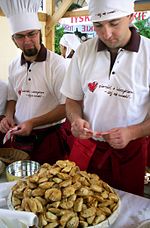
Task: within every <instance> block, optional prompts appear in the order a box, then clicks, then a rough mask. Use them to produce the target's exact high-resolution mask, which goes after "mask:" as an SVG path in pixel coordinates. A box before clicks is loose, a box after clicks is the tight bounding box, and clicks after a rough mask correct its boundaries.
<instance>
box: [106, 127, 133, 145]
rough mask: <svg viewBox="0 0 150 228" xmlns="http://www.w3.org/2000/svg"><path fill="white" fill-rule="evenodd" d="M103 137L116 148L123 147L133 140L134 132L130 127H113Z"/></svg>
mask: <svg viewBox="0 0 150 228" xmlns="http://www.w3.org/2000/svg"><path fill="white" fill-rule="evenodd" d="M103 138H104V139H105V140H106V142H108V143H109V145H110V146H111V147H113V148H115V149H123V148H124V147H126V146H127V144H128V143H129V142H130V141H131V140H132V134H131V130H130V128H129V127H124V128H123V127H122V128H113V129H111V130H109V132H108V134H104V135H103Z"/></svg>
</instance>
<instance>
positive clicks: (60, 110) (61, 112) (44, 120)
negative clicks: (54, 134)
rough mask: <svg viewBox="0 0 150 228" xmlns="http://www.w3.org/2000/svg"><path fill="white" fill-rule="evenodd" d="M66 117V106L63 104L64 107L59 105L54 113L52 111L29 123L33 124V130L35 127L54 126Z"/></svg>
mask: <svg viewBox="0 0 150 228" xmlns="http://www.w3.org/2000/svg"><path fill="white" fill-rule="evenodd" d="M65 117H66V112H65V105H64V104H62V105H58V106H57V107H56V108H55V109H53V110H52V111H50V112H48V113H46V114H44V115H41V116H38V117H35V118H32V119H31V120H29V121H31V122H32V126H33V128H35V127H38V126H42V125H46V124H53V123H55V122H58V121H60V120H62V119H63V118H65Z"/></svg>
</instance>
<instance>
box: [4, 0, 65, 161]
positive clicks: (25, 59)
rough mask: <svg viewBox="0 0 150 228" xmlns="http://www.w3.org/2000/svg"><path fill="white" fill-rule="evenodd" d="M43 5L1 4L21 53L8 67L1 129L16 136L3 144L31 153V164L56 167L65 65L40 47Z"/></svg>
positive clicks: (18, 0)
mask: <svg viewBox="0 0 150 228" xmlns="http://www.w3.org/2000/svg"><path fill="white" fill-rule="evenodd" d="M39 4H40V0H13V1H0V6H1V8H2V10H3V11H4V13H5V14H6V16H7V17H8V20H9V22H10V26H11V33H12V40H13V41H14V43H15V44H16V46H17V47H18V48H19V49H20V50H21V51H22V54H21V56H20V55H19V56H18V57H17V58H15V59H14V60H13V61H12V62H11V64H10V66H9V88H8V102H7V108H6V117H5V118H4V119H3V120H2V121H1V124H0V130H1V132H2V133H7V132H9V131H11V134H12V135H13V142H10V141H8V142H6V145H4V146H7V147H8V146H10V145H11V146H12V145H13V147H15V148H19V149H23V150H25V151H27V152H29V154H30V156H31V159H32V160H36V161H39V162H40V163H44V162H49V163H50V164H53V163H55V162H56V161H57V160H59V159H64V158H65V152H66V148H65V147H64V145H65V144H64V135H63V133H64V131H63V124H64V121H65V97H64V96H63V95H62V94H61V93H60V87H61V84H62V80H63V78H64V75H65V62H64V59H63V57H61V56H59V55H57V54H55V53H53V52H51V51H50V50H48V49H46V48H45V47H44V45H43V44H42V35H41V24H40V23H39V21H38V15H37V11H38V8H39ZM14 127H15V128H14Z"/></svg>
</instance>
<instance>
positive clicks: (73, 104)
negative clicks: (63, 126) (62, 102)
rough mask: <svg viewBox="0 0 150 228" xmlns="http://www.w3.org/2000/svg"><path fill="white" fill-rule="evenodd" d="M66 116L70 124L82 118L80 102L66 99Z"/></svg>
mask: <svg viewBox="0 0 150 228" xmlns="http://www.w3.org/2000/svg"><path fill="white" fill-rule="evenodd" d="M66 115H67V118H68V119H69V121H70V123H72V122H73V121H75V120H76V119H77V118H83V112H82V101H75V100H72V99H69V98H67V100H66Z"/></svg>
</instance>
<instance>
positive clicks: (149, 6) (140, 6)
mask: <svg viewBox="0 0 150 228" xmlns="http://www.w3.org/2000/svg"><path fill="white" fill-rule="evenodd" d="M148 10H150V2H149V3H148V2H147V3H146V2H145V3H135V11H136V12H138V11H148ZM88 15H89V12H88V10H82V9H79V10H73V11H67V12H66V13H65V14H64V15H63V17H80V16H88Z"/></svg>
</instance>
